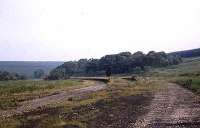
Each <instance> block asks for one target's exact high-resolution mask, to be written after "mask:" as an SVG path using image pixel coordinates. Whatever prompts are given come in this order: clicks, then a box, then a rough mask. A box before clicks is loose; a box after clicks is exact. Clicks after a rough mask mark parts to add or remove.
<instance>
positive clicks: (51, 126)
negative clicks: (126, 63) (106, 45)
mask: <svg viewBox="0 0 200 128" xmlns="http://www.w3.org/2000/svg"><path fill="white" fill-rule="evenodd" d="M199 72H200V58H190V59H184V62H183V63H182V64H180V65H175V66H169V67H166V68H156V69H151V70H150V71H149V72H147V73H146V74H145V76H146V77H143V78H141V79H139V80H138V81H127V80H123V79H120V78H119V77H113V78H112V79H111V81H110V82H109V83H108V84H107V87H106V88H105V89H104V90H101V91H97V92H95V93H90V94H87V95H84V96H75V97H71V98H70V99H69V100H66V101H65V102H62V103H55V104H51V105H49V106H46V107H45V108H42V109H38V110H35V111H32V112H29V113H26V114H24V115H21V116H15V117H13V118H7V119H3V120H0V128H47V127H48V128H103V127H109V125H112V127H118V128H125V127H128V126H127V124H130V122H131V121H132V120H135V119H136V118H137V117H139V116H141V115H143V114H144V113H145V112H146V111H147V110H146V108H145V107H144V106H148V105H149V104H150V102H151V100H152V99H153V95H152V92H154V91H155V90H158V89H160V88H162V86H163V83H166V82H167V81H169V82H176V83H178V84H180V85H183V86H184V87H185V85H187V84H188V81H189V80H192V81H191V84H190V86H187V88H189V89H191V90H193V91H195V92H199V89H200V75H199ZM186 83H187V84H186ZM88 85H90V84H88V83H87V84H85V83H83V82H82V81H77V80H65V81H60V80H59V81H8V82H0V92H1V93H0V98H1V101H2V102H0V104H1V109H9V108H13V107H15V106H16V105H18V104H17V103H18V102H20V101H23V100H28V99H34V98H38V97H43V96H47V95H50V94H53V93H55V92H57V91H60V90H69V89H74V88H80V87H84V86H88ZM133 115H134V116H133ZM35 122H37V123H35Z"/></svg>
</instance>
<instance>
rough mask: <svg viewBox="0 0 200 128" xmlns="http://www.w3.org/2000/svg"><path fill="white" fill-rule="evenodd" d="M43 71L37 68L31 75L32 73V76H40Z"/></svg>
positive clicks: (42, 74)
mask: <svg viewBox="0 0 200 128" xmlns="http://www.w3.org/2000/svg"><path fill="white" fill-rule="evenodd" d="M44 74H45V73H44V71H43V70H42V69H38V70H36V71H34V73H33V75H34V78H41V77H43V76H44Z"/></svg>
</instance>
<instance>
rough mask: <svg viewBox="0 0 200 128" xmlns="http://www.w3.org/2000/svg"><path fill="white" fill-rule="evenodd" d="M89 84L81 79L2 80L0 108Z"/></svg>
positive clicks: (0, 85)
mask: <svg viewBox="0 0 200 128" xmlns="http://www.w3.org/2000/svg"><path fill="white" fill-rule="evenodd" d="M84 86H87V85H86V84H84V83H83V82H81V81H79V80H58V81H32V80H24V81H1V82H0V109H9V108H13V107H16V106H17V104H18V102H21V101H25V100H30V99H35V98H39V97H44V96H47V95H52V94H54V93H56V92H59V91H61V90H71V89H75V88H80V87H84Z"/></svg>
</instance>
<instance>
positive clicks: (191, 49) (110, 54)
mask: <svg viewBox="0 0 200 128" xmlns="http://www.w3.org/2000/svg"><path fill="white" fill-rule="evenodd" d="M195 49H200V48H194V49H184V50H178V51H172V52H165V51H162V50H161V51H155V52H165V53H167V54H168V53H174V52H181V51H189V50H195ZM150 51H154V50H150ZM150 51H148V52H150ZM122 52H130V51H122ZM136 52H143V51H135V52H130V53H131V54H134V53H136ZM148 52H146V53H144V52H143V53H144V54H147V53H148ZM119 53H121V52H118V53H113V54H105V55H103V56H101V57H104V56H106V55H114V54H119ZM101 57H99V58H86V57H85V58H84V57H83V58H80V59H87V60H89V59H100V58H101ZM80 59H77V60H47V61H46V60H14V61H13V60H0V62H36V63H37V62H45V63H46V62H67V61H78V60H80Z"/></svg>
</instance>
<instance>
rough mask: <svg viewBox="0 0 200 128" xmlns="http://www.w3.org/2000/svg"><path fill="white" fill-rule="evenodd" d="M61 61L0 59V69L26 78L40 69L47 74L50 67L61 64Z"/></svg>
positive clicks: (31, 76)
mask: <svg viewBox="0 0 200 128" xmlns="http://www.w3.org/2000/svg"><path fill="white" fill-rule="evenodd" d="M62 63H63V62H56V61H55V62H54V61H46V62H45V61H44V62H40V61H0V71H7V72H11V73H18V74H20V75H25V76H26V77H27V78H33V72H34V71H35V70H38V69H42V70H43V71H44V72H45V74H48V73H49V72H50V71H51V70H52V69H54V68H56V67H57V66H59V65H61V64H62Z"/></svg>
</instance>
